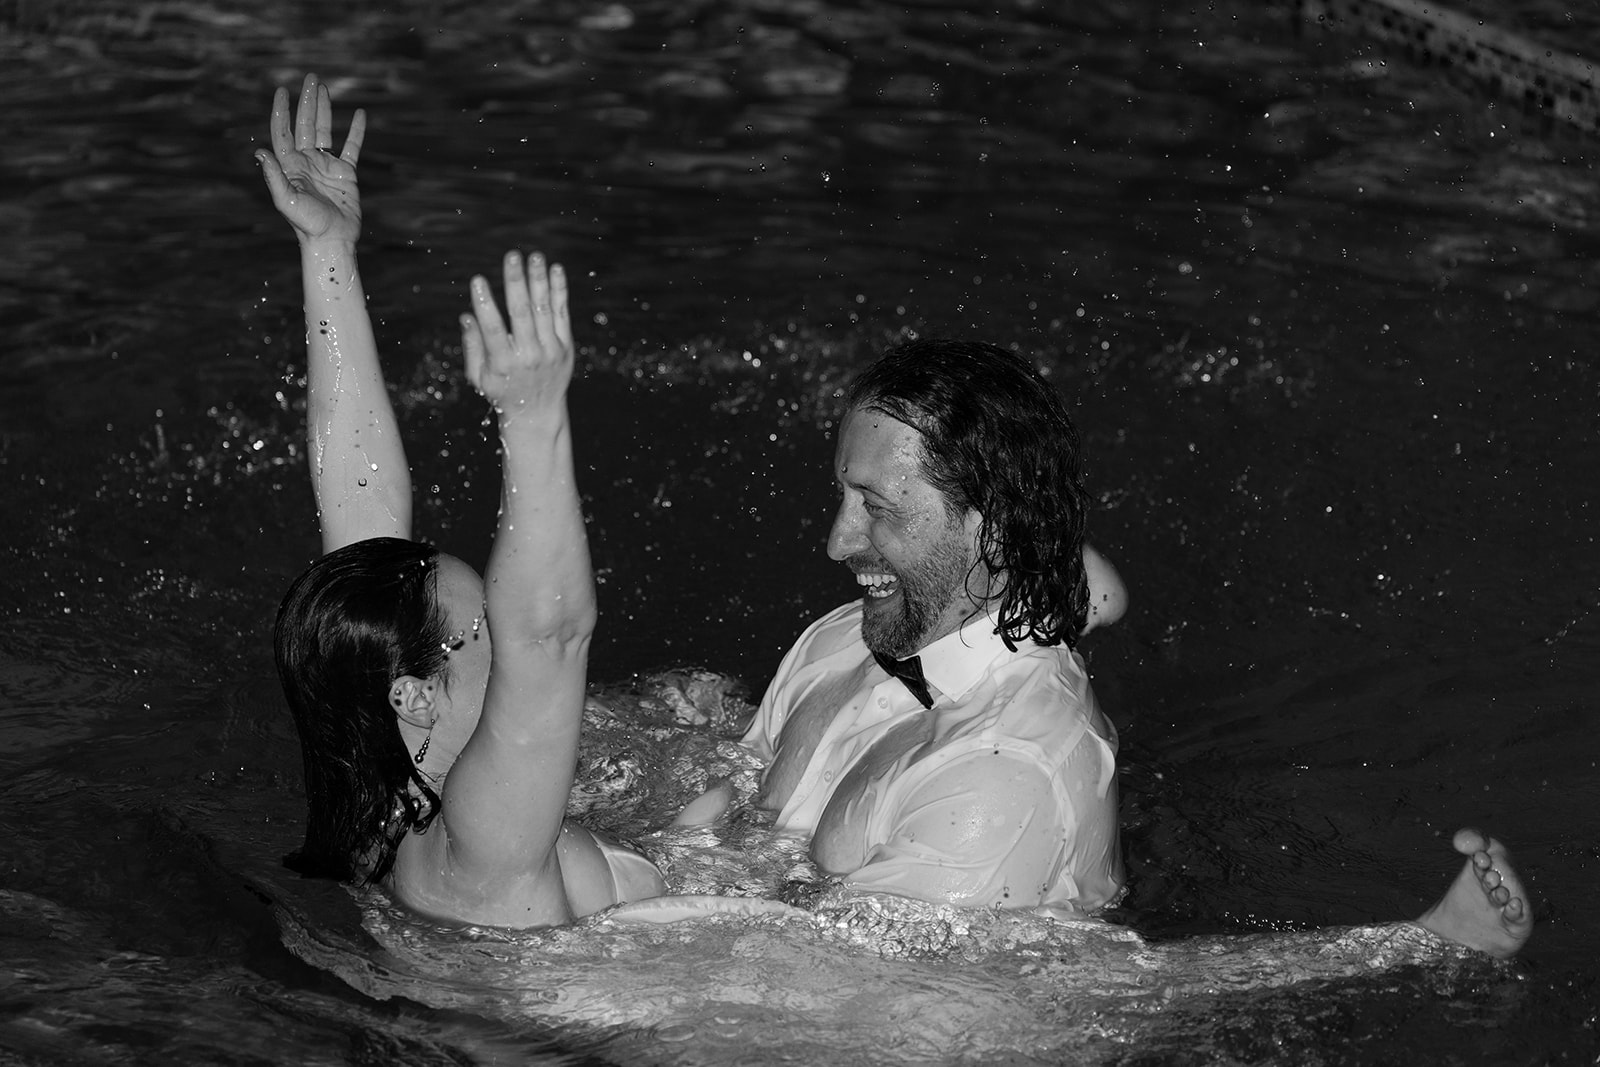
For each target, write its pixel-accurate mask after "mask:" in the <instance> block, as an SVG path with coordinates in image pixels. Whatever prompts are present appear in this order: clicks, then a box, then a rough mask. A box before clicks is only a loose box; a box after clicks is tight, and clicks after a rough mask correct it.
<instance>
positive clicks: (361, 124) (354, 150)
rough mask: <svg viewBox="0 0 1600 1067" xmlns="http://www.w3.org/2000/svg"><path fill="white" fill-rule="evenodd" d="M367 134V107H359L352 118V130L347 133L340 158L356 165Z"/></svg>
mask: <svg viewBox="0 0 1600 1067" xmlns="http://www.w3.org/2000/svg"><path fill="white" fill-rule="evenodd" d="M366 136H367V112H366V109H365V108H359V107H358V108H356V113H355V115H353V116H352V117H351V119H350V132H349V133H347V134H345V138H344V151H343V152H340V153H339V158H340V159H342V160H344V161H345V162H346V163H348V164H350V165H351V166H352V167H353V166H355V165H356V160H358V159H360V158H361V142H362V141H363V140H364V139H365V138H366Z"/></svg>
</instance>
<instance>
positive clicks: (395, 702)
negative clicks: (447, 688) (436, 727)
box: [389, 674, 439, 730]
mask: <svg viewBox="0 0 1600 1067" xmlns="http://www.w3.org/2000/svg"><path fill="white" fill-rule="evenodd" d="M438 694H439V683H438V682H437V681H436V680H435V679H432V678H427V679H423V678H418V677H417V676H416V675H414V674H402V675H401V676H400V677H398V678H396V679H395V680H394V681H393V682H392V683H390V685H389V706H390V707H392V708H393V709H394V713H395V714H396V715H398V716H400V718H401V719H402V720H404V721H406V722H408V723H410V724H411V725H412V726H420V727H422V728H423V729H424V730H426V729H428V728H429V727H431V726H432V725H433V724H434V721H435V720H437V719H438V718H439V715H438V712H437V711H435V710H434V700H435V699H436V698H437V696H438Z"/></svg>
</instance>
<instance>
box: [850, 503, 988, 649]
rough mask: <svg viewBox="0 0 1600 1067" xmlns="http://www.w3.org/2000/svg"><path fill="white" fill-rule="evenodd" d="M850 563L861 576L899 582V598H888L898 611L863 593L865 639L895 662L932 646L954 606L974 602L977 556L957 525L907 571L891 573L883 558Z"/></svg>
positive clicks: (862, 636)
mask: <svg viewBox="0 0 1600 1067" xmlns="http://www.w3.org/2000/svg"><path fill="white" fill-rule="evenodd" d="M847 563H848V564H849V566H850V569H851V570H853V571H855V572H857V573H860V572H863V571H865V572H868V573H874V572H876V573H891V574H893V575H894V576H895V578H896V579H897V581H896V583H895V588H896V593H895V594H893V595H891V596H890V597H888V598H886V599H889V600H891V601H893V602H894V604H893V606H892V607H891V606H890V605H887V604H880V603H878V601H877V600H875V599H874V598H872V597H871V596H869V595H867V590H866V589H863V591H862V593H863V597H864V599H865V601H866V604H865V607H864V609H863V611H862V616H861V638H862V640H863V641H865V642H866V645H867V648H869V649H871V650H872V651H873V652H877V653H880V654H882V655H885V656H893V657H894V658H895V659H904V658H905V657H907V656H910V655H912V654H914V653H915V652H917V651H918V650H919V649H921V648H922V647H923V646H925V645H926V644H928V642H929V640H930V639H931V638H932V637H933V636H934V631H935V629H936V628H937V627H938V626H939V625H940V623H941V622H943V621H944V614H945V609H946V608H947V607H949V605H950V604H951V603H952V602H954V601H957V600H960V601H961V602H962V603H966V602H967V601H968V600H969V599H970V598H969V597H968V596H967V591H966V583H967V578H968V576H969V575H970V574H971V573H972V556H971V553H970V551H969V550H968V547H967V544H966V536H965V532H964V530H963V528H962V526H961V524H960V523H953V524H951V526H950V527H949V528H948V529H947V530H946V531H945V533H944V534H943V535H941V536H940V538H939V540H938V541H937V542H935V543H934V544H933V545H932V547H930V548H929V550H928V551H927V553H926V554H924V555H923V556H922V558H921V559H919V560H917V561H916V562H915V563H913V564H910V565H908V566H907V567H906V568H905V569H904V570H899V569H896V568H893V567H890V566H889V565H888V563H887V561H885V560H884V559H882V558H881V557H879V556H877V555H873V556H872V557H870V558H869V557H866V556H855V557H852V558H851V559H849V560H848V561H847ZM939 636H943V635H942V634H941V635H939Z"/></svg>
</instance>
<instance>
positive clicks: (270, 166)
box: [256, 74, 367, 244]
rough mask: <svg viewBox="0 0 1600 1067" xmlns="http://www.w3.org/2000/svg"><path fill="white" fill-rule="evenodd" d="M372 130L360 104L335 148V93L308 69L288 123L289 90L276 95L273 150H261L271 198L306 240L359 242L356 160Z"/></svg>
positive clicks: (259, 152) (358, 194) (278, 92)
mask: <svg viewBox="0 0 1600 1067" xmlns="http://www.w3.org/2000/svg"><path fill="white" fill-rule="evenodd" d="M366 132H367V113H366V112H365V111H362V110H360V109H357V110H356V113H355V116H354V117H353V118H352V119H351V120H350V132H349V133H348V134H346V135H345V139H344V149H343V151H341V152H340V153H339V154H338V155H334V154H333V149H332V145H333V99H332V97H330V96H329V95H328V87H327V86H326V85H323V84H322V83H321V82H319V81H318V80H317V76H316V75H315V74H307V75H306V80H305V82H304V83H303V84H302V85H301V87H300V105H299V107H298V108H297V109H296V112H295V116H294V128H293V130H292V131H291V129H290V124H289V94H288V93H287V92H285V91H284V90H283V89H279V90H278V91H277V92H276V93H274V94H273V97H272V151H271V152H268V151H267V150H266V149H264V148H258V149H257V150H256V160H257V162H259V163H260V164H261V173H262V176H263V177H265V178H266V179H267V188H268V189H269V190H270V191H271V192H272V203H273V205H274V206H275V207H276V208H277V209H278V211H279V213H281V214H282V215H283V217H284V218H286V219H288V220H289V223H290V225H292V226H293V227H294V228H295V230H296V232H297V233H298V234H299V235H300V239H301V240H302V241H323V240H328V241H344V242H349V243H351V244H354V243H355V240H356V238H357V237H359V236H360V235H361V193H360V190H358V189H357V188H356V160H357V159H358V158H359V157H360V155H361V140H362V138H363V137H364V136H365V135H366Z"/></svg>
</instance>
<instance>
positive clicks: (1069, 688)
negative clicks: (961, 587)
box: [744, 601, 1123, 915]
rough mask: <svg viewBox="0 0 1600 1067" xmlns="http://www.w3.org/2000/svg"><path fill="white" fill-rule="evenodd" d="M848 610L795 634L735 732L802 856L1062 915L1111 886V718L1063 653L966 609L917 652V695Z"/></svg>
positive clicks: (958, 898)
mask: <svg viewBox="0 0 1600 1067" xmlns="http://www.w3.org/2000/svg"><path fill="white" fill-rule="evenodd" d="M861 611H862V606H861V602H860V601H854V602H852V603H850V604H847V605H845V606H843V607H840V608H838V609H836V610H834V611H832V612H830V613H829V614H827V615H825V616H824V617H823V618H821V619H819V620H818V621H817V622H816V623H814V624H813V625H812V626H811V627H810V628H809V629H808V630H807V631H806V632H805V633H804V634H803V635H801V637H800V640H799V641H798V642H797V643H796V644H795V646H794V648H793V649H791V650H790V652H789V654H788V655H787V656H786V657H785V658H784V661H783V663H782V664H781V665H780V666H779V668H778V673H777V676H776V677H775V678H774V679H773V681H772V684H771V685H770V686H769V687H768V689H767V693H766V696H765V697H764V698H763V700H762V702H761V707H760V709H759V711H758V712H757V714H756V718H755V721H754V723H752V725H751V727H750V730H749V732H748V733H747V734H746V736H745V738H744V743H745V744H746V745H747V746H749V747H750V748H751V749H753V750H754V751H755V752H756V753H758V754H759V755H760V756H762V757H763V758H764V759H766V760H767V761H768V763H769V766H768V771H767V775H768V781H767V782H766V783H765V784H766V786H767V789H766V792H767V794H768V800H769V802H771V803H773V804H774V805H776V806H777V807H778V811H777V821H778V825H779V826H780V827H783V828H785V829H791V830H796V831H801V832H807V833H812V834H813V835H816V836H815V838H814V842H813V854H814V855H816V856H817V858H818V861H819V863H820V862H824V856H825V855H827V856H833V857H835V858H837V857H841V856H842V857H848V860H847V861H845V862H846V864H847V865H848V867H849V868H850V871H849V873H847V874H846V875H845V883H846V884H847V885H849V886H852V887H855V888H859V889H862V890H867V891H872V892H887V893H895V894H899V895H901V896H909V897H915V898H918V899H923V900H933V901H943V902H949V903H954V904H961V905H968V906H991V905H998V906H1001V907H1038V906H1043V907H1045V908H1048V909H1054V910H1055V911H1057V912H1059V913H1061V914H1065V915H1080V914H1083V913H1084V912H1087V911H1089V910H1091V909H1094V908H1097V907H1100V906H1101V905H1104V904H1105V903H1107V902H1108V901H1110V900H1111V899H1112V898H1113V897H1115V896H1116V894H1117V893H1118V892H1119V890H1120V889H1121V887H1122V884H1123V870H1122V858H1121V849H1120V846H1119V843H1118V834H1117V785H1116V750H1117V740H1116V731H1115V729H1114V728H1113V727H1112V725H1111V723H1110V721H1109V720H1107V719H1106V717H1105V716H1104V715H1103V714H1102V713H1101V711H1100V708H1099V706H1098V704H1097V703H1096V701H1095V697H1094V691H1093V689H1092V688H1091V687H1090V685H1089V679H1088V675H1087V674H1086V673H1085V671H1084V667H1083V660H1082V659H1081V658H1080V657H1079V656H1078V655H1077V653H1075V652H1073V651H1071V650H1070V649H1067V648H1065V647H1059V646H1058V647H1052V648H1041V647H1039V646H1038V645H1035V644H1033V643H1032V642H1028V641H1023V642H1020V643H1019V644H1018V647H1017V650H1016V651H1015V652H1012V651H1011V650H1009V649H1007V648H1006V646H1005V643H1004V641H1002V640H1001V638H1000V637H999V635H997V634H995V633H994V625H995V624H994V620H993V619H992V618H990V617H987V616H979V617H977V618H974V619H973V620H972V621H971V622H969V623H968V624H967V625H966V626H965V627H963V628H962V629H961V630H959V631H957V632H956V633H953V634H949V635H948V636H946V637H944V638H941V639H940V640H938V641H936V642H934V643H933V644H932V645H929V646H928V647H927V648H925V649H923V650H922V652H921V653H920V656H921V659H922V665H923V672H924V674H925V675H926V677H927V679H928V682H929V684H930V685H931V686H932V687H933V690H934V698H935V699H934V705H933V707H932V709H924V708H923V707H922V705H921V704H920V703H919V702H918V701H917V699H916V697H914V696H913V695H911V693H910V692H909V691H908V690H907V689H906V687H905V685H904V684H902V683H901V682H900V681H899V680H898V679H895V678H892V677H889V676H888V675H887V674H886V673H885V672H884V671H883V669H882V668H880V667H879V666H878V665H877V664H876V663H875V662H874V661H873V659H872V654H871V652H869V651H868V650H867V647H866V645H865V644H864V643H863V641H862V639H861ZM831 707H837V708H838V711H837V713H836V714H834V715H832V717H831V719H829V718H828V717H827V715H826V709H828V708H831ZM802 709H803V710H802ZM797 710H802V714H800V715H796V714H795V713H796V711H797ZM789 724H792V729H791V732H790V734H788V735H785V733H784V729H785V726H786V725H789ZM819 732H820V736H819V737H817V740H816V743H815V746H814V748H812V750H811V751H810V753H809V758H808V759H806V758H805V757H806V755H807V753H806V751H805V749H806V746H807V745H808V744H809V743H810V739H811V737H812V736H816V735H817V734H818V733H819ZM786 749H787V750H788V751H787V752H786V751H785V750H786ZM801 759H804V762H805V765H804V767H803V768H800V767H799V766H798V763H799V761H800V760H801ZM790 783H792V788H788V787H789V785H790ZM785 788H788V792H787V795H783V796H780V795H778V794H779V793H781V792H783V790H784V789H785ZM824 866H827V864H826V863H824Z"/></svg>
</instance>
